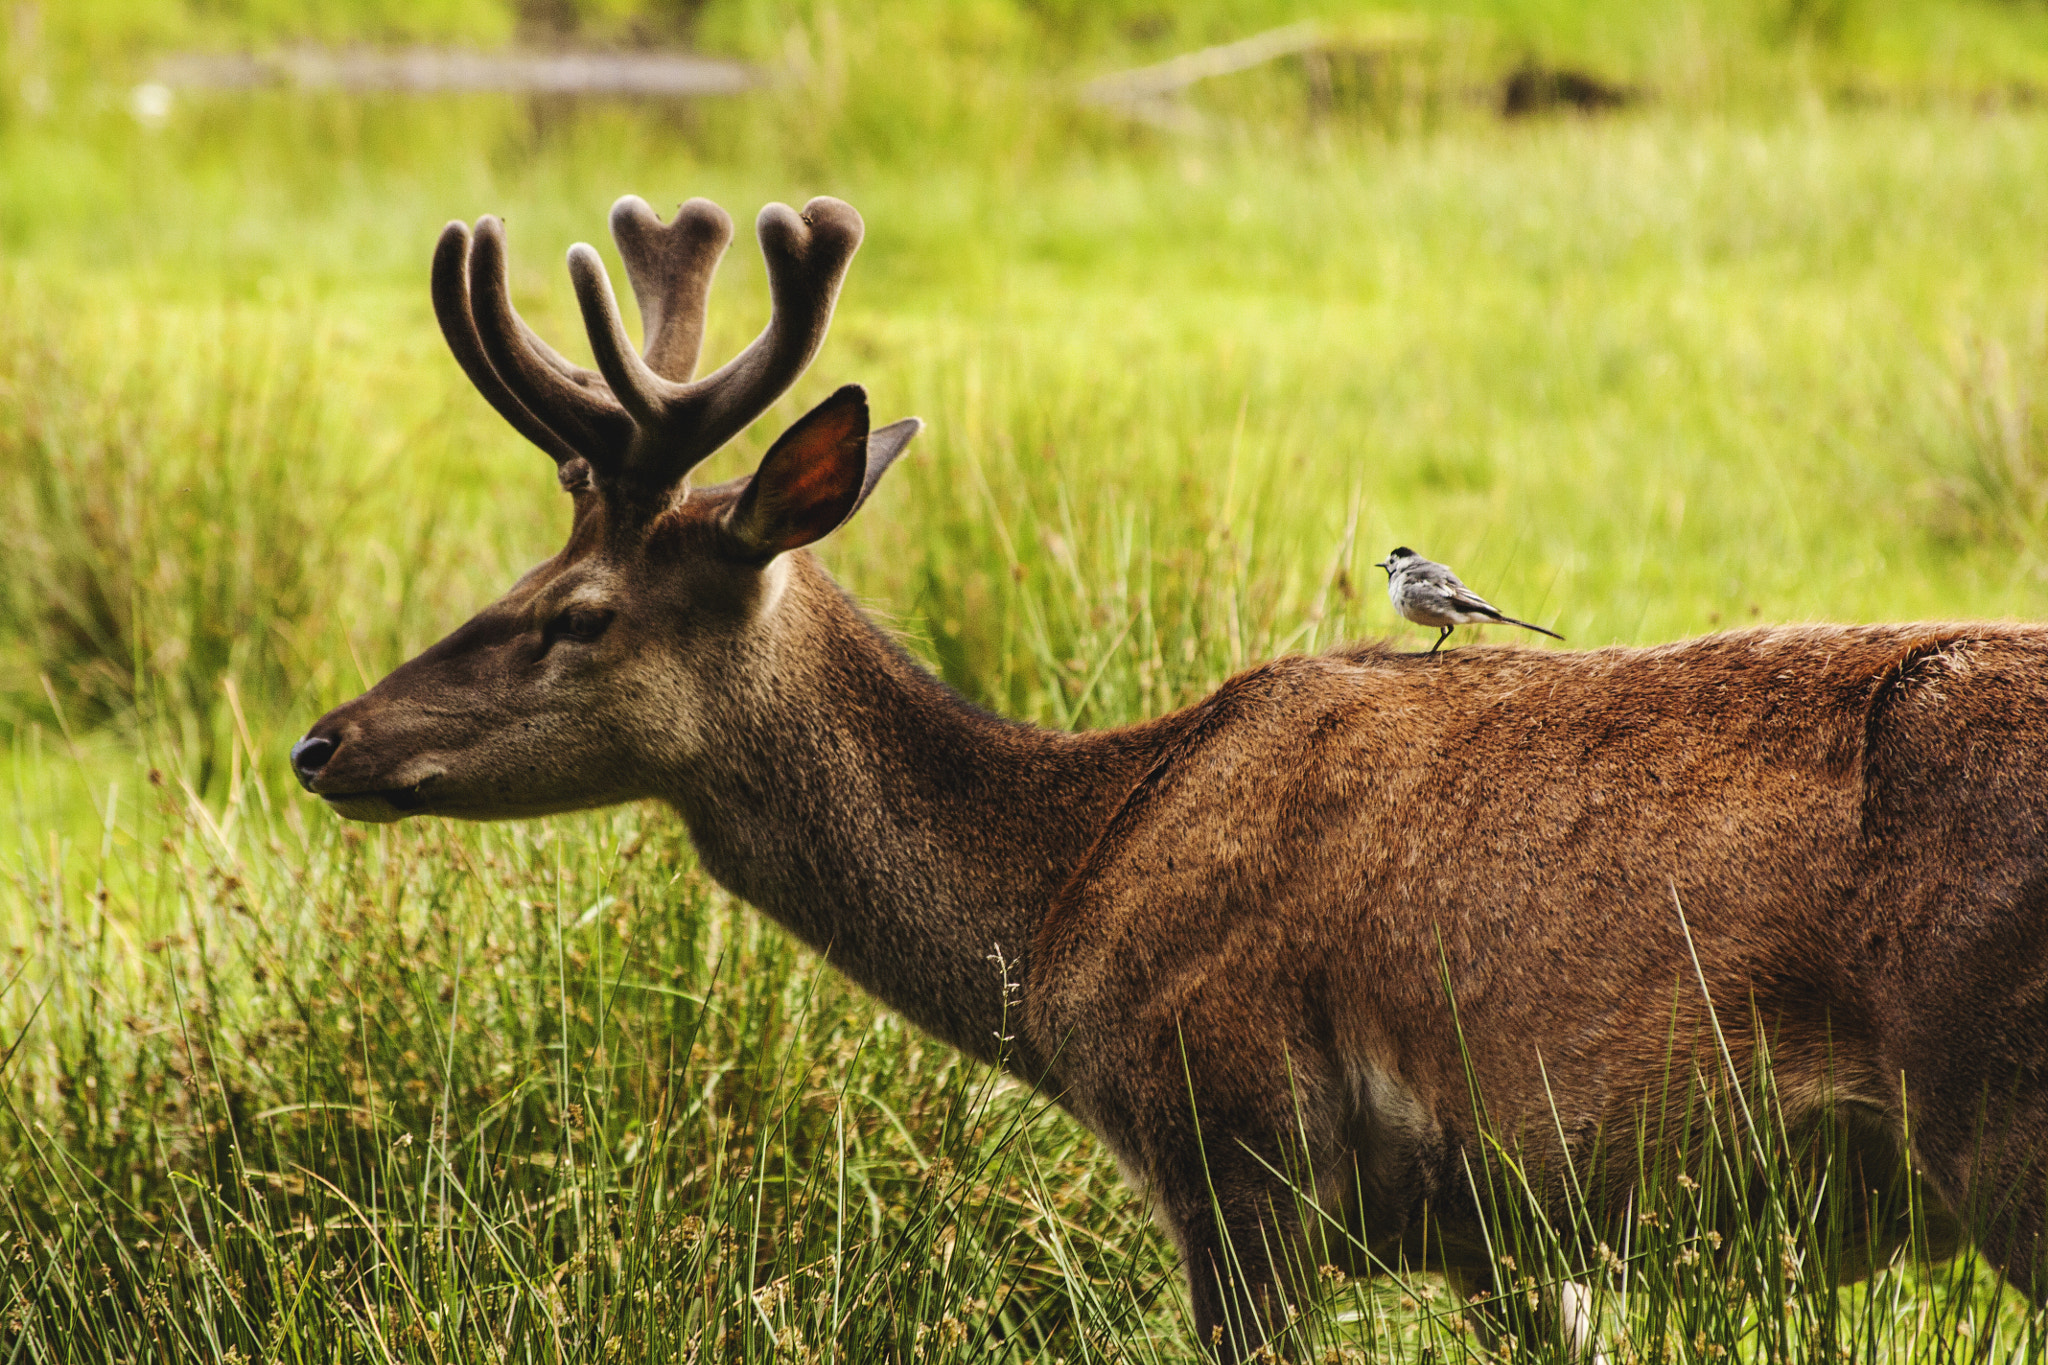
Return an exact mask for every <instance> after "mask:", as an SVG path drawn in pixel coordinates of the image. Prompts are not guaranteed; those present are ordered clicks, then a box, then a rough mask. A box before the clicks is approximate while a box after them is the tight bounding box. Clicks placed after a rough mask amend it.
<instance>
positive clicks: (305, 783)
mask: <svg viewBox="0 0 2048 1365" xmlns="http://www.w3.org/2000/svg"><path fill="white" fill-rule="evenodd" d="M333 757H334V741H333V740H331V739H329V738H328V737H327V736H325V735H307V736H306V737H305V738H304V739H302V740H300V741H299V742H298V743H297V744H294V745H292V771H293V772H295V773H297V774H298V775H299V785H300V786H302V787H304V788H306V789H307V790H308V791H310V790H312V787H313V779H314V778H316V777H318V776H320V770H321V769H322V768H324V767H326V766H327V760H328V759H330V758H333Z"/></svg>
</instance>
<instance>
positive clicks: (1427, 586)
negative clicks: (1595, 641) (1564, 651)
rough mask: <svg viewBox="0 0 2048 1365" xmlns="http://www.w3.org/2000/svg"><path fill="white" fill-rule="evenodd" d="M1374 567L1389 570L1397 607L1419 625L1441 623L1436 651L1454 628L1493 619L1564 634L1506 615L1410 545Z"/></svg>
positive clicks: (1551, 634)
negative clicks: (1410, 547)
mask: <svg viewBox="0 0 2048 1365" xmlns="http://www.w3.org/2000/svg"><path fill="white" fill-rule="evenodd" d="M1373 567H1374V568H1376V569H1385V570H1386V571H1387V598H1388V600H1390V601H1391V602H1393V604H1394V610H1395V611H1398V612H1400V613H1401V615H1403V616H1405V617H1406V618H1408V619H1409V620H1410V621H1413V622H1414V623H1415V624H1416V625H1418V626H1435V627H1437V637H1436V643H1435V644H1433V645H1431V646H1430V647H1429V652H1430V653H1432V654H1434V653H1436V652H1437V651H1438V650H1439V649H1442V648H1443V647H1444V641H1445V640H1448V639H1449V638H1450V636H1451V631H1452V629H1453V628H1455V627H1457V626H1479V625H1485V624H1486V623H1487V622H1489V621H1497V622H1499V623H1500V624H1501V625H1504V626H1520V627H1521V628H1522V629H1523V630H1533V631H1535V632H1536V633H1537V634H1538V635H1548V636H1549V637H1550V638H1551V639H1553V640H1562V639H1563V638H1564V636H1562V635H1559V634H1558V633H1557V632H1556V631H1554V630H1545V629H1544V628H1543V627H1541V626H1532V625H1530V624H1529V623H1528V622H1527V621H1517V620H1516V619H1515V618H1514V617H1512V616H1503V615H1502V614H1501V612H1500V610H1499V609H1498V608H1497V607H1495V606H1494V605H1493V603H1491V602H1489V601H1487V600H1486V599H1485V598H1483V597H1481V596H1480V595H1479V594H1478V593H1476V592H1474V591H1472V589H1470V588H1468V587H1466V586H1465V585H1464V584H1463V583H1461V582H1459V581H1458V576H1457V575H1456V574H1454V573H1452V572H1451V571H1450V570H1449V569H1447V568H1445V567H1444V566H1443V565H1441V564H1438V563H1435V562H1433V561H1431V560H1427V559H1424V558H1423V557H1422V556H1421V555H1419V554H1417V553H1415V551H1413V550H1411V549H1409V548H1408V547H1407V546H1406V545H1402V546H1399V547H1397V548H1396V549H1395V550H1394V551H1393V553H1391V554H1389V555H1388V556H1387V557H1386V558H1385V559H1383V560H1381V561H1380V562H1379V563H1377V564H1375V565H1373Z"/></svg>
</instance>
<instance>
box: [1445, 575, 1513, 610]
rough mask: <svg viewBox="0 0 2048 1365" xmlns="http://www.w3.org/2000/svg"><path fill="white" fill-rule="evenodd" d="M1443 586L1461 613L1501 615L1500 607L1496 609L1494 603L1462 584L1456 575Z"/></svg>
mask: <svg viewBox="0 0 2048 1365" xmlns="http://www.w3.org/2000/svg"><path fill="white" fill-rule="evenodd" d="M1442 586H1443V588H1444V591H1445V593H1446V594H1447V595H1448V596H1449V597H1450V599H1451V603H1452V605H1454V606H1456V607H1457V609H1458V610H1459V611H1476V612H1478V613H1479V614H1480V615H1481V616H1499V615H1500V608H1499V607H1496V606H1495V605H1493V603H1491V602H1489V601H1487V600H1486V599H1485V598H1483V597H1481V596H1480V595H1479V594H1478V593H1476V592H1474V591H1472V589H1470V588H1468V587H1466V586H1465V585H1464V584H1463V583H1460V582H1459V581H1458V579H1457V576H1456V575H1452V576H1451V581H1450V582H1448V583H1445V584H1443V585H1442Z"/></svg>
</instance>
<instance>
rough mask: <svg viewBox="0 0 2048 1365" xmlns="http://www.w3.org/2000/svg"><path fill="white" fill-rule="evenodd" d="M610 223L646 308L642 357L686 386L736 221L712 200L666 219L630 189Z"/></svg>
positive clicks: (636, 294)
mask: <svg viewBox="0 0 2048 1365" xmlns="http://www.w3.org/2000/svg"><path fill="white" fill-rule="evenodd" d="M611 225H612V240H613V241H614V242H616V243H618V247H619V255H620V256H622V257H624V258H625V262H626V278H627V280H628V281H630V282H631V284H632V286H633V299H634V302H636V303H638V304H639V305H640V331H641V337H642V340H643V342H644V345H643V346H642V348H641V354H642V355H643V356H644V357H645V358H646V361H647V364H648V365H649V367H651V368H652V369H653V370H654V372H655V373H656V374H659V375H661V376H662V377H663V378H665V379H671V380H674V381H675V382H677V383H679V384H681V383H687V382H689V379H690V377H691V376H692V375H693V374H695V373H696V371H697V356H698V354H699V352H701V351H702V350H703V348H704V312H705V305H706V303H707V302H708V301H709V299H710V295H711V277H712V275H714V274H715V273H717V270H718V262H719V259H720V258H721V257H722V256H724V255H725V249H726V247H727V246H728V245H730V244H731V242H732V219H731V218H729V217H727V216H726V212H725V210H724V209H722V208H720V207H718V205H716V204H714V203H712V202H711V201H710V200H709V199H692V200H690V201H688V202H687V203H685V204H684V205H683V206H682V207H680V208H678V209H677V210H676V216H675V217H674V218H672V219H670V220H669V222H668V223H667V224H663V223H662V221H661V219H660V218H658V217H656V216H655V213H654V210H653V209H651V208H649V207H648V206H647V201H646V200H645V199H642V198H641V197H640V196H638V195H637V194H629V195H626V196H625V197H624V198H622V199H620V200H619V201H618V202H617V203H616V204H613V205H612V213H611Z"/></svg>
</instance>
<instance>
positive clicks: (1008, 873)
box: [668, 554, 1153, 1080]
mask: <svg viewBox="0 0 2048 1365" xmlns="http://www.w3.org/2000/svg"><path fill="white" fill-rule="evenodd" d="M786 559H787V561H788V564H787V574H788V577H787V580H786V581H785V582H783V583H781V584H779V585H778V591H777V594H776V602H775V606H774V609H773V610H774V619H773V625H774V628H773V629H770V630H766V631H763V632H761V638H760V640H759V641H758V642H757V643H758V648H755V649H750V650H748V651H746V653H745V655H744V657H743V658H742V659H740V660H739V661H738V662H736V663H735V665H734V670H735V671H734V673H733V674H732V676H730V677H728V678H726V679H724V680H723V681H724V684H725V685H724V686H721V687H718V688H716V689H707V690H708V691H715V693H716V696H717V697H718V698H719V699H720V700H718V701H716V702H714V703H712V706H713V709H712V710H710V711H708V712H707V713H706V714H705V715H704V717H703V720H704V724H703V725H702V727H701V728H699V730H698V733H699V734H700V735H704V736H707V737H708V738H706V739H705V740H703V741H702V742H701V743H700V744H699V745H698V746H696V752H695V753H693V754H692V755H691V757H690V758H689V759H688V760H687V761H686V762H684V763H682V764H680V765H679V768H680V770H679V771H677V772H676V773H675V775H674V780H673V783H672V791H671V794H670V795H669V797H668V799H669V800H670V802H671V804H672V805H674V806H675V807H676V809H677V810H678V811H679V812H680V813H681V815H682V816H683V819H684V820H685V822H686V823H687V824H688V826H689V830H690V835H691V838H692V841H693V842H694V843H695V844H696V847H697V850H698V854H699V856H700V857H701V858H702V860H703V863H704V866H705V867H706V869H707V870H708V871H709V872H710V873H711V874H712V876H713V877H715V878H716V879H717V880H718V881H719V882H720V883H721V884H722V885H724V886H725V887H726V888H727V889H728V890H730V891H732V892H733V893H735V894H736V895H738V896H740V897H742V898H743V899H745V900H747V901H749V902H751V903H752V904H753V905H755V906H756V907H758V908H759V909H761V910H762V911H764V912H765V913H767V914H768V915H769V916H771V917H772V918H774V919H776V920H778V921H779V922H781V923H782V924H783V925H784V926H786V927H787V928H789V929H790V930H791V931H792V932H794V933H795V934H796V935H797V936H798V937H799V938H801V939H802V940H803V941H804V942H805V943H807V944H809V945H810V946H811V947H813V948H815V949H816V950H818V951H819V952H821V953H823V954H824V955H825V957H826V958H827V960H829V961H830V962H831V963H832V964H833V965H834V966H835V967H837V968H838V969H839V970H841V971H843V972H844V973H845V974H846V975H848V976H850V977H851V978H853V979H854V981H856V982H857V983H859V984H860V985H861V986H863V987H864V988H866V989H867V990H868V991H869V992H871V993H872V994H874V995H875V996H877V997H878V998H880V999H881V1000H882V1001H884V1002H885V1003H887V1004H888V1005H890V1006H892V1007H893V1008H895V1009H896V1010H898V1011H900V1012H901V1013H902V1014H904V1015H905V1016H907V1017H908V1018H909V1019H910V1020H911V1021H912V1022H913V1023H915V1024H917V1025H918V1026H920V1027H921V1028H923V1029H925V1030H926V1031H928V1032H930V1033H932V1034H934V1035H935V1036H937V1037H939V1038H942V1039H944V1040H945V1041H947V1042H949V1043H951V1044H953V1045H954V1046H955V1047H958V1048H960V1049H961V1050H962V1051H964V1052H967V1053H969V1054H970V1055H972V1056H975V1057H978V1058H980V1059H982V1060H985V1061H996V1060H1001V1061H1003V1062H1004V1063H1005V1064H1006V1065H1008V1066H1009V1067H1011V1069H1013V1070H1015V1071H1017V1072H1018V1073H1019V1074H1020V1075H1026V1076H1027V1077H1028V1078H1029V1079H1032V1080H1036V1079H1038V1077H1039V1073H1040V1072H1041V1071H1042V1070H1043V1063H1044V1059H1041V1058H1037V1057H1035V1056H1033V1055H1032V1054H1031V1053H1030V1050H1029V1046H1028V1044H1027V1043H1026V1041H1025V1039H1024V1038H1023V1036H1022V1034H1023V1028H1022V1024H1023V1007H1024V992H1025V982H1026V980H1027V977H1026V957H1027V954H1028V953H1029V951H1030V948H1031V944H1032V941H1033V938H1034V936H1035V934H1036V932H1037V929H1038V925H1039V922H1040V920H1041V919H1042V918H1043V916H1044V914H1045V912H1046V910H1047V909H1048V908H1049V906H1050V905H1051V903H1052V900H1053V898H1054V897H1055V896H1056V895H1057V894H1058V892H1059V890H1060V888H1061V887H1062V886H1063V885H1064V884H1065V882H1066V880H1067V878H1068V877H1069V876H1070V875H1071V873H1072V871H1073V869H1074V868H1075V867H1076V866H1077V865H1078V864H1079V862H1080V860H1081V858H1082V857H1083V856H1084V855H1085V853H1086V852H1087V850H1088V847H1089V845H1090V844H1091V843H1092V842H1093V840H1094V838H1095V834H1096V832H1097V831H1098V830H1099V829H1100V828H1101V826H1102V824H1103V822H1104V821H1105V820H1107V819H1108V817H1109V815H1110V813H1111V811H1112V810H1113V809H1114V806H1115V804H1116V802H1118V801H1119V800H1121V799H1122V797H1123V796H1124V794H1125V793H1127V792H1128V791H1129V790H1130V788H1131V786H1132V784H1133V783H1134V782H1136V780H1137V779H1138V777H1139V775H1140V774H1141V773H1142V771H1143V765H1144V764H1145V763H1146V762H1148V761H1149V754H1150V750H1151V748H1152V747H1153V743H1152V741H1151V740H1150V739H1149V738H1148V727H1138V728H1136V729H1132V730H1124V731H1101V732H1094V733H1087V734H1066V733H1061V732H1056V731H1048V730H1042V729H1038V728H1035V727H1032V726H1028V725H1022V724H1017V723H1014V722H1010V721H1006V720H1002V719H1000V718H998V717H995V716H991V715H989V714H987V713H985V712H982V711H980V710H978V709H976V708H975V707H973V706H971V705H970V704H968V703H967V702H966V701H964V700H963V699H962V698H960V697H959V696H958V695H957V694H955V693H953V692H952V691H951V690H950V689H948V688H947V687H946V686H945V684H943V683H942V682H940V681H939V680H938V679H936V678H934V677H933V676H931V674H929V673H928V672H926V671H925V670H924V669H923V668H921V667H920V666H919V665H918V664H916V663H915V662H913V661H912V660H911V659H910V658H909V657H908V656H906V655H905V654H904V653H903V652H902V651H901V650H900V649H898V648H897V647H896V646H895V645H894V644H893V643H892V642H891V641H889V640H888V639H887V638H886V637H884V636H883V635H882V634H881V632H880V631H878V630H876V629H875V627H874V626H873V625H871V624H870V623H869V622H868V621H867V620H866V619H865V618H864V617H863V616H862V615H861V614H860V612H859V611H858V610H857V609H856V608H855V607H854V606H853V604H852V603H851V602H850V601H848V599H847V598H846V596H845V594H844V593H843V592H841V591H840V589H839V588H838V586H837V585H836V584H834V583H833V582H832V581H831V579H830V578H829V577H828V576H827V575H826V574H825V572H824V570H823V569H822V568H820V567H819V566H818V565H817V563H816V561H815V560H813V559H811V557H810V556H809V555H807V554H794V555H790V556H786ZM777 567H778V568H781V567H782V566H781V565H778V566H777ZM1005 1040H1006V1041H1005Z"/></svg>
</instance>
